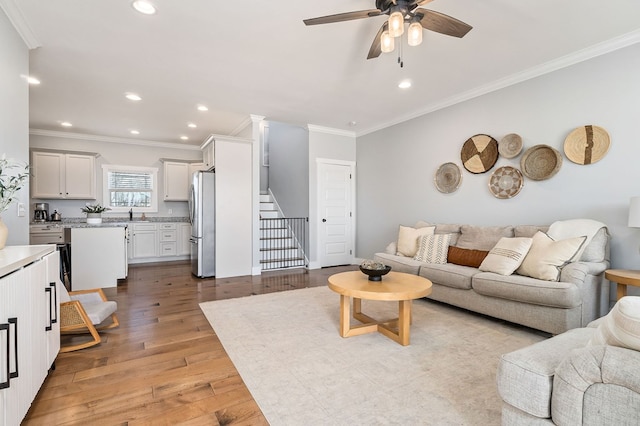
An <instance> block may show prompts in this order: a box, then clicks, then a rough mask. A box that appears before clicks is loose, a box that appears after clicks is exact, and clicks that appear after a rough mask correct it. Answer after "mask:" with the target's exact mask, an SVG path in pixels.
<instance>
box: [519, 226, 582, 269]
mask: <svg viewBox="0 0 640 426" xmlns="http://www.w3.org/2000/svg"><path fill="white" fill-rule="evenodd" d="M586 238H587V237H576V238H567V239H564V240H560V241H555V240H554V239H553V238H551V237H550V236H548V235H547V234H545V233H544V232H541V231H538V232H536V234H535V235H534V236H533V239H532V244H531V249H530V250H529V253H527V255H526V256H525V258H524V260H523V261H522V265H520V267H519V268H518V269H517V272H518V274H520V275H526V276H528V277H532V278H538V279H541V280H548V281H558V279H559V278H560V270H561V268H562V267H563V266H564V265H566V264H567V263H569V262H570V261H571V259H572V258H573V257H574V256H575V255H576V253H577V252H578V251H579V250H580V249H581V247H582V245H583V244H584V242H585V239H586Z"/></svg>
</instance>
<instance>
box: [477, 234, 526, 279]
mask: <svg viewBox="0 0 640 426" xmlns="http://www.w3.org/2000/svg"><path fill="white" fill-rule="evenodd" d="M530 247H531V238H524V237H519V238H515V237H514V238H508V237H502V238H500V241H498V243H497V244H496V245H495V246H494V247H493V248H492V249H491V250H490V251H489V254H488V255H487V257H485V258H484V260H483V261H482V263H481V264H480V268H479V269H480V270H481V271H487V272H495V273H496V274H500V275H511V274H513V271H515V270H516V269H517V268H518V266H520V264H521V263H522V260H523V259H524V257H525V256H526V255H527V252H528V251H529V248H530Z"/></svg>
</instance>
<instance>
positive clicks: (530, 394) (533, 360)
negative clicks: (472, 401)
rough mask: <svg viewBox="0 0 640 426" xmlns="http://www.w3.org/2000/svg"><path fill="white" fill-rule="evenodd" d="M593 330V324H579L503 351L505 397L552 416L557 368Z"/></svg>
mask: <svg viewBox="0 0 640 426" xmlns="http://www.w3.org/2000/svg"><path fill="white" fill-rule="evenodd" d="M593 333H594V329H593V328H575V329H573V330H569V331H567V332H565V333H562V334H559V335H557V336H554V337H552V338H551V339H547V340H543V341H541V342H538V343H535V344H533V345H531V346H527V347H525V348H523V349H519V350H517V351H514V352H510V353H508V354H505V355H502V357H501V358H500V363H499V364H498V374H497V382H498V393H499V394H500V397H501V398H502V400H503V401H504V402H506V403H507V404H510V405H512V406H514V407H516V408H518V409H520V410H522V411H524V412H525V413H528V414H531V415H533V416H535V417H541V418H549V417H550V416H551V393H552V390H553V376H554V372H555V370H556V368H557V367H558V366H559V365H560V363H561V362H562V361H563V360H564V359H565V358H566V357H567V354H569V353H570V352H571V351H572V350H573V349H576V348H581V347H584V346H585V345H586V344H587V342H588V341H589V338H590V337H591V335H592V334H593Z"/></svg>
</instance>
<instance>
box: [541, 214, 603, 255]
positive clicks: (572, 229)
mask: <svg viewBox="0 0 640 426" xmlns="http://www.w3.org/2000/svg"><path fill="white" fill-rule="evenodd" d="M606 227H607V225H605V224H604V223H602V222H598V221H597V220H592V219H569V220H558V221H556V222H553V223H552V224H551V226H549V230H548V231H547V234H548V235H549V236H550V237H551V238H553V239H554V240H556V241H560V240H565V239H567V238H575V237H582V236H583V235H584V236H586V241H585V243H584V244H583V245H582V247H580V250H578V252H577V253H576V254H575V255H574V256H573V259H571V260H572V261H576V260H579V259H580V258H581V257H582V253H583V252H584V250H585V249H586V248H587V246H588V245H589V243H590V242H591V239H592V238H593V237H594V236H595V235H596V234H597V233H598V231H599V230H600V229H602V228H606Z"/></svg>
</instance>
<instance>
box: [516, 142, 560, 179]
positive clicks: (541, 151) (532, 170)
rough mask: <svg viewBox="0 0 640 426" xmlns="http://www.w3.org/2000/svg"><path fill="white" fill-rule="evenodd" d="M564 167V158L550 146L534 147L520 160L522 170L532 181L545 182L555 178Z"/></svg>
mask: <svg viewBox="0 0 640 426" xmlns="http://www.w3.org/2000/svg"><path fill="white" fill-rule="evenodd" d="M560 167H562V156H561V155H560V152H559V151H558V150H557V149H554V148H552V147H550V146H549V145H536V146H532V147H531V148H529V149H528V150H526V151H525V153H524V155H523V156H522V158H521V159H520V170H522V173H523V174H524V175H525V176H526V177H528V178H529V179H532V180H545V179H549V178H550V177H552V176H554V175H555V174H556V173H558V171H559V170H560Z"/></svg>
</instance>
